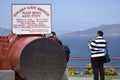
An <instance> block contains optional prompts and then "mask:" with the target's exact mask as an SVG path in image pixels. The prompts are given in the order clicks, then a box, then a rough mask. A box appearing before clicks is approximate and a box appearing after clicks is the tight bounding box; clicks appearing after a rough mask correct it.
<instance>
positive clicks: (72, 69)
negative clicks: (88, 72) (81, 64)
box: [68, 68, 80, 76]
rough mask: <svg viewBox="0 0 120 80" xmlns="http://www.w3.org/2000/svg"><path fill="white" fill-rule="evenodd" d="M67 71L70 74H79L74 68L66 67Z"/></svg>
mask: <svg viewBox="0 0 120 80" xmlns="http://www.w3.org/2000/svg"><path fill="white" fill-rule="evenodd" d="M68 73H69V75H70V76H74V75H79V74H80V73H79V72H78V71H77V70H75V69H74V68H68Z"/></svg>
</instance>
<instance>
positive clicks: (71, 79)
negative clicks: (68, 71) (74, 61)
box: [69, 77, 120, 80]
mask: <svg viewBox="0 0 120 80" xmlns="http://www.w3.org/2000/svg"><path fill="white" fill-rule="evenodd" d="M69 80H93V78H89V77H69ZM112 80H120V79H112Z"/></svg>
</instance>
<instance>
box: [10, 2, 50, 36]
mask: <svg viewBox="0 0 120 80" xmlns="http://www.w3.org/2000/svg"><path fill="white" fill-rule="evenodd" d="M51 20H52V19H51V5H50V4H47V5H35V4H33V5H28V4H27V5H23V4H13V5H12V29H13V33H15V34H49V33H50V32H51V25H52V24H51V23H52V22H51Z"/></svg>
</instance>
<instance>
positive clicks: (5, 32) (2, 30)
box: [0, 27, 11, 36]
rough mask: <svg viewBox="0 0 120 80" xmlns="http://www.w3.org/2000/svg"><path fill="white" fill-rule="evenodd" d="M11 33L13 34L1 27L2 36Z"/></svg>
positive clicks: (0, 33) (0, 34)
mask: <svg viewBox="0 0 120 80" xmlns="http://www.w3.org/2000/svg"><path fill="white" fill-rule="evenodd" d="M10 33H11V30H10V29H6V28H2V27H0V36H7V35H8V34H10Z"/></svg>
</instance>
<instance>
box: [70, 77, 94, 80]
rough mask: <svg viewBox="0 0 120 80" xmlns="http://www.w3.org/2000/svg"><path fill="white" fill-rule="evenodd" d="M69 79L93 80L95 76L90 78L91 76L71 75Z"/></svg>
mask: <svg viewBox="0 0 120 80" xmlns="http://www.w3.org/2000/svg"><path fill="white" fill-rule="evenodd" d="M69 80H93V78H89V77H69Z"/></svg>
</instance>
